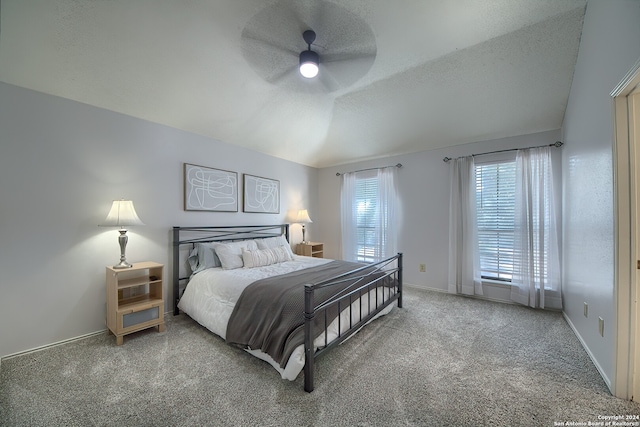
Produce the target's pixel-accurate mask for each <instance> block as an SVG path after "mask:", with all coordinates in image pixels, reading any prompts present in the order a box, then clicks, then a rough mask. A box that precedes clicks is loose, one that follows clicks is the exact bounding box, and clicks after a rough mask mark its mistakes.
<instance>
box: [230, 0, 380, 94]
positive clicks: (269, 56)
mask: <svg viewBox="0 0 640 427" xmlns="http://www.w3.org/2000/svg"><path fill="white" fill-rule="evenodd" d="M300 35H302V38H301V37H300ZM303 42H304V44H303ZM241 44H242V52H243V55H244V57H245V59H246V60H247V62H248V63H249V65H250V66H251V67H252V68H253V69H254V70H255V72H256V73H257V74H258V75H259V76H260V77H262V78H263V79H264V80H266V81H267V82H269V83H272V84H274V85H277V86H279V87H282V88H285V89H290V90H294V91H302V92H309V93H313V92H325V93H326V92H333V91H336V90H339V89H345V88H347V87H349V86H351V85H352V84H354V83H355V82H356V81H358V80H359V79H360V78H362V77H363V76H364V75H365V74H367V72H368V71H369V69H370V68H371V66H372V65H373V63H374V61H375V58H376V53H377V48H376V40H375V35H374V34H373V31H372V30H371V28H370V26H369V25H368V24H367V23H366V22H365V21H364V19H362V18H361V17H360V16H358V15H357V14H355V13H353V12H351V11H349V10H348V9H346V8H344V7H342V6H339V5H337V4H335V3H332V2H329V1H323V0H321V1H318V0H307V1H300V0H282V1H279V2H277V3H275V4H273V5H271V6H268V7H266V8H263V9H262V10H260V11H259V12H258V13H257V14H256V15H254V16H253V17H252V18H251V19H250V20H249V21H248V22H247V24H246V25H245V27H244V29H243V31H242V35H241ZM305 45H306V48H305ZM303 70H304V72H305V73H307V74H306V75H305V74H302V72H303ZM307 70H309V71H308V72H309V73H310V74H309V73H308V72H307ZM307 76H309V77H307Z"/></svg>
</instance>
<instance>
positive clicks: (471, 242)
mask: <svg viewBox="0 0 640 427" xmlns="http://www.w3.org/2000/svg"><path fill="white" fill-rule="evenodd" d="M450 175H451V195H450V200H449V215H450V216H449V292H451V293H457V294H465V295H482V279H481V277H480V253H479V248H478V227H477V219H476V190H475V164H474V161H473V157H472V156H469V157H460V158H457V159H453V160H452V161H451V166H450Z"/></svg>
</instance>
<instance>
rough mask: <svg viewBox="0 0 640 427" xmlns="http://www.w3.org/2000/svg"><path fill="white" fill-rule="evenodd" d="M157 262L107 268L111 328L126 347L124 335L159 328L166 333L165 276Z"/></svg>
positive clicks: (108, 315) (162, 267)
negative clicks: (163, 285)
mask: <svg viewBox="0 0 640 427" xmlns="http://www.w3.org/2000/svg"><path fill="white" fill-rule="evenodd" d="M163 269H164V266H163V265H162V264H158V263H157V262H151V261H149V262H138V263H135V264H133V266H132V267H131V268H121V269H117V268H113V267H107V328H109V331H110V332H111V333H113V334H114V335H115V336H116V344H118V345H122V343H123V342H124V340H123V337H124V335H127V334H130V333H132V332H137V331H140V330H142V329H147V328H153V327H156V326H157V327H158V331H159V332H164V297H163V287H162V273H163Z"/></svg>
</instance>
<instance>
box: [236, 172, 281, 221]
mask: <svg viewBox="0 0 640 427" xmlns="http://www.w3.org/2000/svg"><path fill="white" fill-rule="evenodd" d="M243 181H244V206H243V210H244V212H257V213H280V181H277V180H275V179H268V178H261V177H259V176H253V175H247V174H246V173H245V174H244V179H243Z"/></svg>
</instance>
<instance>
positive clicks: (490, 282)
mask: <svg viewBox="0 0 640 427" xmlns="http://www.w3.org/2000/svg"><path fill="white" fill-rule="evenodd" d="M482 284H483V285H489V286H496V287H499V288H506V289H511V283H509V282H503V281H500V280H491V279H482Z"/></svg>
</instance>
